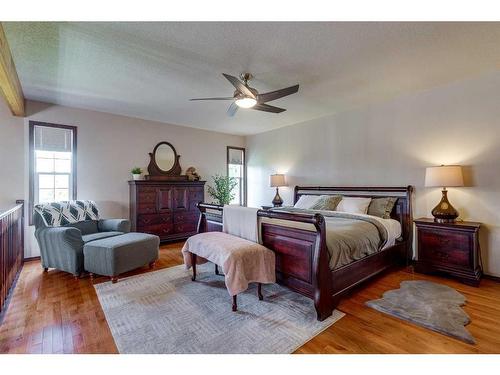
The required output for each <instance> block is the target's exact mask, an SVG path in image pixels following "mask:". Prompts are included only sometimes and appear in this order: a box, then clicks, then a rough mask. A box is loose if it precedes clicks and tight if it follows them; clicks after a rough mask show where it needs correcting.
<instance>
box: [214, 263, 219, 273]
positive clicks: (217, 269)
mask: <svg viewBox="0 0 500 375" xmlns="http://www.w3.org/2000/svg"><path fill="white" fill-rule="evenodd" d="M215 274H216V275H218V274H219V267H217V264H216V265H215Z"/></svg>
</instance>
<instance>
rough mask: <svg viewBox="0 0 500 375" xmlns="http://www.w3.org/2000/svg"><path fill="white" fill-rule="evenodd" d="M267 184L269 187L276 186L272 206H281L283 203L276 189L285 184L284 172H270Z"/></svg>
mask: <svg viewBox="0 0 500 375" xmlns="http://www.w3.org/2000/svg"><path fill="white" fill-rule="evenodd" d="M269 184H270V185H271V187H275V188H276V195H275V196H274V199H273V206H274V207H281V205H282V204H283V199H281V197H280V194H279V191H278V189H279V187H280V186H286V181H285V175H284V174H272V175H271V176H270V177H269Z"/></svg>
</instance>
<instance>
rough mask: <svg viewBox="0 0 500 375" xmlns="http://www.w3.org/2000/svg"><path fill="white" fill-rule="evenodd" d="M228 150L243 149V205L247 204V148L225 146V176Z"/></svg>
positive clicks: (227, 166)
mask: <svg viewBox="0 0 500 375" xmlns="http://www.w3.org/2000/svg"><path fill="white" fill-rule="evenodd" d="M229 150H240V151H243V175H244V179H243V206H246V205H247V154H246V152H247V150H246V148H245V147H236V146H227V148H226V176H229Z"/></svg>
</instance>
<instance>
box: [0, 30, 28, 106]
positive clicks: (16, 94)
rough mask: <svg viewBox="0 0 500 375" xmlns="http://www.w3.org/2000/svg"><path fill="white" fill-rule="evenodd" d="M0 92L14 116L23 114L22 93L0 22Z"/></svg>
mask: <svg viewBox="0 0 500 375" xmlns="http://www.w3.org/2000/svg"><path fill="white" fill-rule="evenodd" d="M0 92H1V93H2V95H3V97H4V98H5V101H6V102H7V105H8V106H9V108H10V110H11V112H12V114H13V115H14V116H25V111H24V95H23V90H22V88H21V83H20V82H19V77H18V76H17V72H16V67H15V65H14V60H12V55H11V53H10V48H9V43H7V38H6V37H5V33H4V31H3V27H2V24H1V23H0Z"/></svg>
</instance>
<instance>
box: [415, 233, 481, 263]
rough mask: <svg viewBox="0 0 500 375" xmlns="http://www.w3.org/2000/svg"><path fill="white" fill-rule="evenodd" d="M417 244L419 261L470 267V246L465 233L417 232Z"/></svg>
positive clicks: (468, 238) (468, 237) (467, 235)
mask: <svg viewBox="0 0 500 375" xmlns="http://www.w3.org/2000/svg"><path fill="white" fill-rule="evenodd" d="M418 244H419V245H418V247H419V252H418V255H419V261H424V262H425V261H432V262H437V263H442V264H454V265H457V266H462V267H469V266H470V263H471V251H470V249H471V245H472V244H471V236H470V235H469V234H467V233H457V232H451V231H450V232H448V231H443V230H441V231H433V230H430V229H424V230H420V231H419V232H418Z"/></svg>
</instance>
